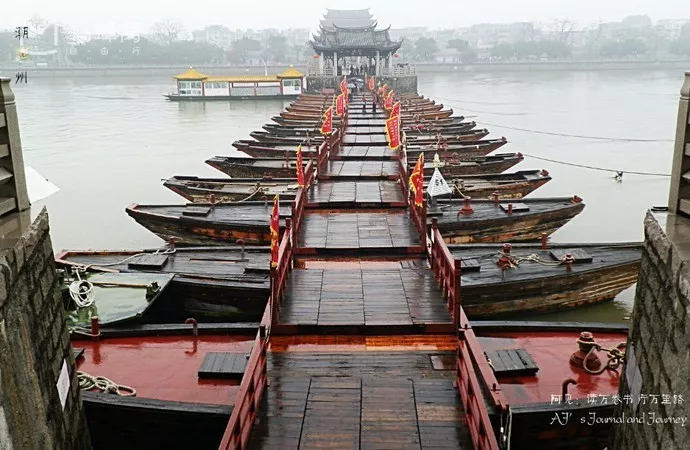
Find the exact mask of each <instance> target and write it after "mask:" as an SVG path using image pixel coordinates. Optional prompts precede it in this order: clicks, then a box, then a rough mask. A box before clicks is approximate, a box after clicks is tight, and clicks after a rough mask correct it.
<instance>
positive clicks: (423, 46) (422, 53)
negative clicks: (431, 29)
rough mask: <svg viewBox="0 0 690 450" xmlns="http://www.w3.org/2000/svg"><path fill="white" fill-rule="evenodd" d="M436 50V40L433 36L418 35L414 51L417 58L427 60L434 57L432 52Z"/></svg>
mask: <svg viewBox="0 0 690 450" xmlns="http://www.w3.org/2000/svg"><path fill="white" fill-rule="evenodd" d="M436 51H438V46H437V45H436V40H435V39H434V38H426V37H420V38H419V39H417V42H416V43H415V53H416V54H417V58H419V59H421V60H422V61H429V60H431V59H432V58H433V57H434V53H436Z"/></svg>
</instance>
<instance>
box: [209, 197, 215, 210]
mask: <svg viewBox="0 0 690 450" xmlns="http://www.w3.org/2000/svg"><path fill="white" fill-rule="evenodd" d="M210 197H211V198H210V199H209V200H210V203H211V208H213V207H214V206H216V194H211V196H210Z"/></svg>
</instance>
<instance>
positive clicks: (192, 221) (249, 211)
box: [125, 201, 291, 245]
mask: <svg viewBox="0 0 690 450" xmlns="http://www.w3.org/2000/svg"><path fill="white" fill-rule="evenodd" d="M271 207H272V203H271V202H268V201H264V202H255V201H249V202H243V203H225V204H219V205H211V204H201V203H192V204H187V205H138V204H133V205H130V206H128V207H127V208H126V209H125V211H126V212H127V214H129V216H130V217H131V218H132V219H134V220H136V221H137V222H138V223H139V224H140V225H142V226H143V227H145V228H147V229H148V230H149V231H151V232H153V233H155V234H156V235H158V236H159V237H160V238H162V239H163V240H165V241H170V240H171V239H172V240H174V241H175V242H176V243H177V244H180V245H207V244H212V245H227V244H228V243H231V244H234V243H236V242H237V241H238V240H240V239H241V240H243V241H244V242H245V243H246V244H248V245H266V244H269V243H270V242H271V235H270V232H269V220H270V216H271ZM290 214H291V210H290V204H289V203H288V202H281V204H280V217H281V220H280V226H281V229H282V228H283V227H284V226H285V218H286V217H290Z"/></svg>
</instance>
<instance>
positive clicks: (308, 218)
mask: <svg viewBox="0 0 690 450" xmlns="http://www.w3.org/2000/svg"><path fill="white" fill-rule="evenodd" d="M298 242H299V247H301V248H317V249H364V248H381V249H384V248H385V249H389V250H390V249H391V248H409V247H416V246H419V245H420V242H421V241H420V236H419V231H417V228H416V227H415V226H414V224H413V223H412V220H411V219H410V216H409V213H408V212H407V211H389V212H383V213H381V212H316V211H308V212H307V214H305V215H304V221H303V223H302V227H301V229H300V234H299V238H298Z"/></svg>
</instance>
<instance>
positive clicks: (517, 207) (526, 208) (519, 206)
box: [501, 203, 529, 212]
mask: <svg viewBox="0 0 690 450" xmlns="http://www.w3.org/2000/svg"><path fill="white" fill-rule="evenodd" d="M509 204H510V205H513V212H518V211H529V206H527V205H526V204H524V203H501V209H502V210H503V211H508V205H509Z"/></svg>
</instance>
